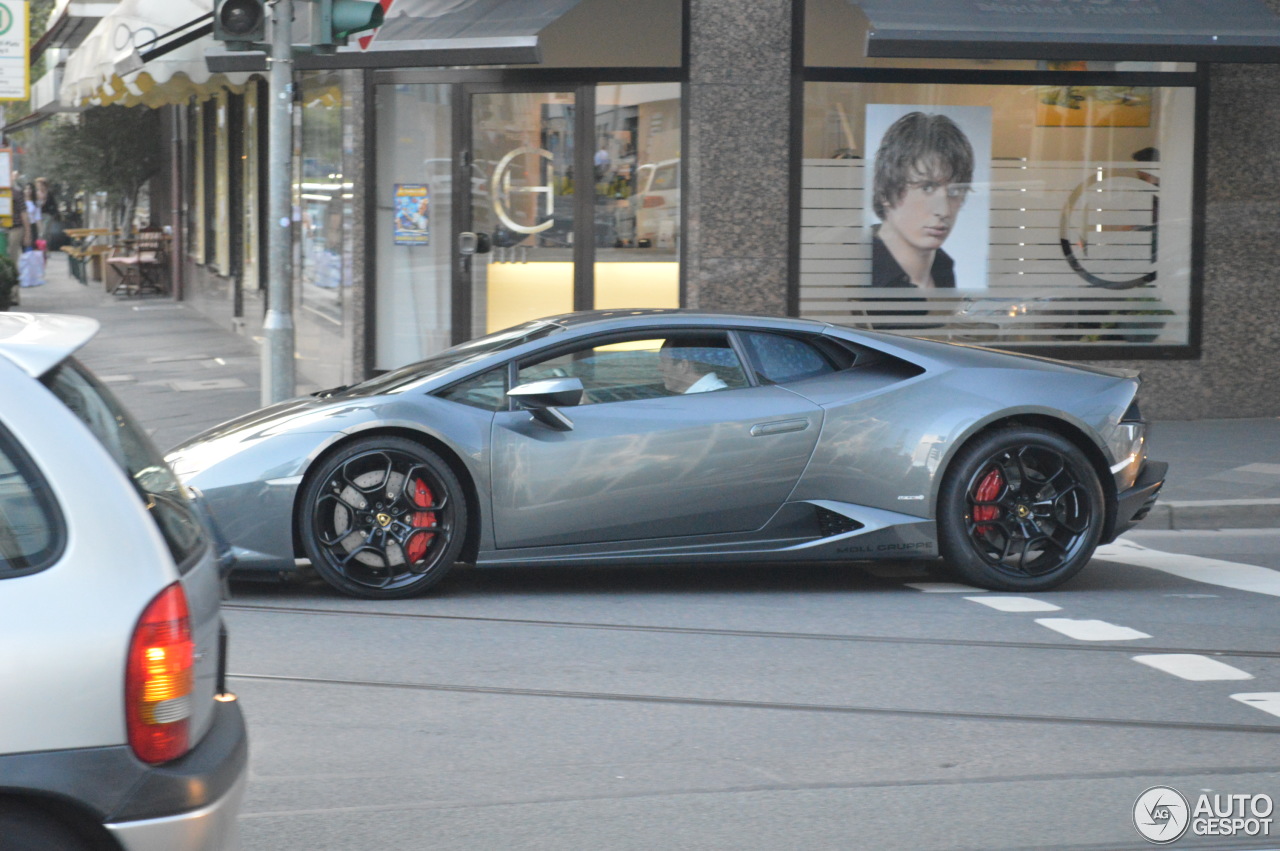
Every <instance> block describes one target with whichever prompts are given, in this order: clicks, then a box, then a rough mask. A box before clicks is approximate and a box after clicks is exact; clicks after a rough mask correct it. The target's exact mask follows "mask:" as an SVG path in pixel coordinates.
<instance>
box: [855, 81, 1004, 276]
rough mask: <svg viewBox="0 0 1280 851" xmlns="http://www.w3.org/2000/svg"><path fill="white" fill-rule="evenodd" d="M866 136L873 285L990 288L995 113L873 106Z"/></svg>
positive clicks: (954, 108)
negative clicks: (872, 224) (992, 159)
mask: <svg viewBox="0 0 1280 851" xmlns="http://www.w3.org/2000/svg"><path fill="white" fill-rule="evenodd" d="M866 133H867V137H866V150H867V151H868V153H869V155H870V156H871V159H870V160H869V161H868V163H867V171H866V174H867V177H868V180H867V190H866V211H865V215H866V221H868V222H878V224H875V225H874V226H873V236H872V255H871V285H872V286H873V287H903V288H915V289H919V290H953V289H985V288H986V286H987V256H988V249H989V244H990V238H989V231H990V225H991V208H990V196H989V194H988V188H989V186H990V184H991V107H988V106H914V105H907V104H868V105H867V122H866ZM944 245H945V246H946V247H945V248H944V247H943V246H944Z"/></svg>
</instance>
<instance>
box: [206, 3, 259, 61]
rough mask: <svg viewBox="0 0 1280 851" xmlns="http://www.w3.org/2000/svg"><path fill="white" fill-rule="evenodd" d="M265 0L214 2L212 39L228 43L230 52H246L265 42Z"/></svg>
mask: <svg viewBox="0 0 1280 851" xmlns="http://www.w3.org/2000/svg"><path fill="white" fill-rule="evenodd" d="M266 35H267V4H266V0H215V2H214V10H213V38H214V40H215V41H225V42H228V45H227V47H228V48H230V49H232V50H236V49H239V50H248V49H250V45H252V44H253V43H254V42H262V41H265V40H266Z"/></svg>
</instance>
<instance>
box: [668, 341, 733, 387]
mask: <svg viewBox="0 0 1280 851" xmlns="http://www.w3.org/2000/svg"><path fill="white" fill-rule="evenodd" d="M717 342H718V341H714V340H707V341H700V340H693V339H668V340H666V341H665V342H663V344H662V349H661V350H660V351H659V352H658V363H659V365H660V367H661V369H662V383H663V384H665V385H666V388H667V390H669V391H671V392H672V393H677V394H681V393H705V392H707V391H708V390H723V389H725V388H726V387H728V386H729V385H728V384H725V383H724V381H723V380H721V378H720V376H718V375H716V373H715V370H711V369H708V368H707V367H708V364H707V363H706V361H705V360H704V359H703V357H701V356H702V355H703V354H704V353H705V352H706V351H707V350H708V349H712V350H717V351H720V350H723V346H719V345H716V343H717Z"/></svg>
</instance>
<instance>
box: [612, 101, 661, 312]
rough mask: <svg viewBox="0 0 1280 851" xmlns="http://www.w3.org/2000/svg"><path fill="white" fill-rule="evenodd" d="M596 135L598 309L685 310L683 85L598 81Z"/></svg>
mask: <svg viewBox="0 0 1280 851" xmlns="http://www.w3.org/2000/svg"><path fill="white" fill-rule="evenodd" d="M595 133H596V139H595V149H594V150H595V154H594V156H593V163H594V166H595V173H594V175H593V179H594V182H595V211H596V212H595V231H596V264H595V306H596V307H597V308H624V307H679V304H680V293H679V278H680V262H679V261H680V86H679V84H678V83H634V84H628V85H601V86H598V87H597V88H596V118H595Z"/></svg>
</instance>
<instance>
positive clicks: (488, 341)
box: [341, 319, 564, 396]
mask: <svg viewBox="0 0 1280 851" xmlns="http://www.w3.org/2000/svg"><path fill="white" fill-rule="evenodd" d="M563 330H564V326H562V325H558V324H556V323H554V322H548V321H547V320H545V319H535V320H533V321H531V322H525V323H524V324H522V325H515V326H512V327H511V328H506V329H504V330H502V331H496V332H494V333H492V334H487V335H485V336H483V337H477V338H476V339H474V340H468V341H467V342H465V343H460V344H459V345H456V346H454V347H453V348H449V349H445V350H444V351H443V352H440V353H439V354H436V355H432V356H431V357H429V358H427V359H426V360H420V361H418V362H417V363H411V364H409V365H408V366H402V367H400V368H399V369H395V370H392V371H391V372H388V373H386V374H384V375H379V376H378V377H376V378H371V379H369V380H368V381H365V382H363V383H361V384H356V385H354V386H352V387H350V388H347V389H345V390H343V391H341V392H343V393H359V394H360V395H370V396H372V395H378V394H380V393H393V392H395V391H396V390H399V389H400V388H402V387H404V386H406V385H409V384H413V383H415V382H417V381H420V380H422V379H423V378H426V377H427V376H429V375H433V374H435V373H437V372H444V371H445V370H449V369H453V368H455V367H458V366H461V365H463V364H467V363H471V362H472V361H476V360H479V359H480V358H483V357H486V356H487V355H491V354H493V353H494V352H500V351H503V350H504V349H512V348H515V347H516V346H519V345H521V344H523V343H528V342H530V341H531V340H540V339H542V338H543V337H549V336H551V335H552V334H557V333H559V332H561V331H563Z"/></svg>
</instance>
